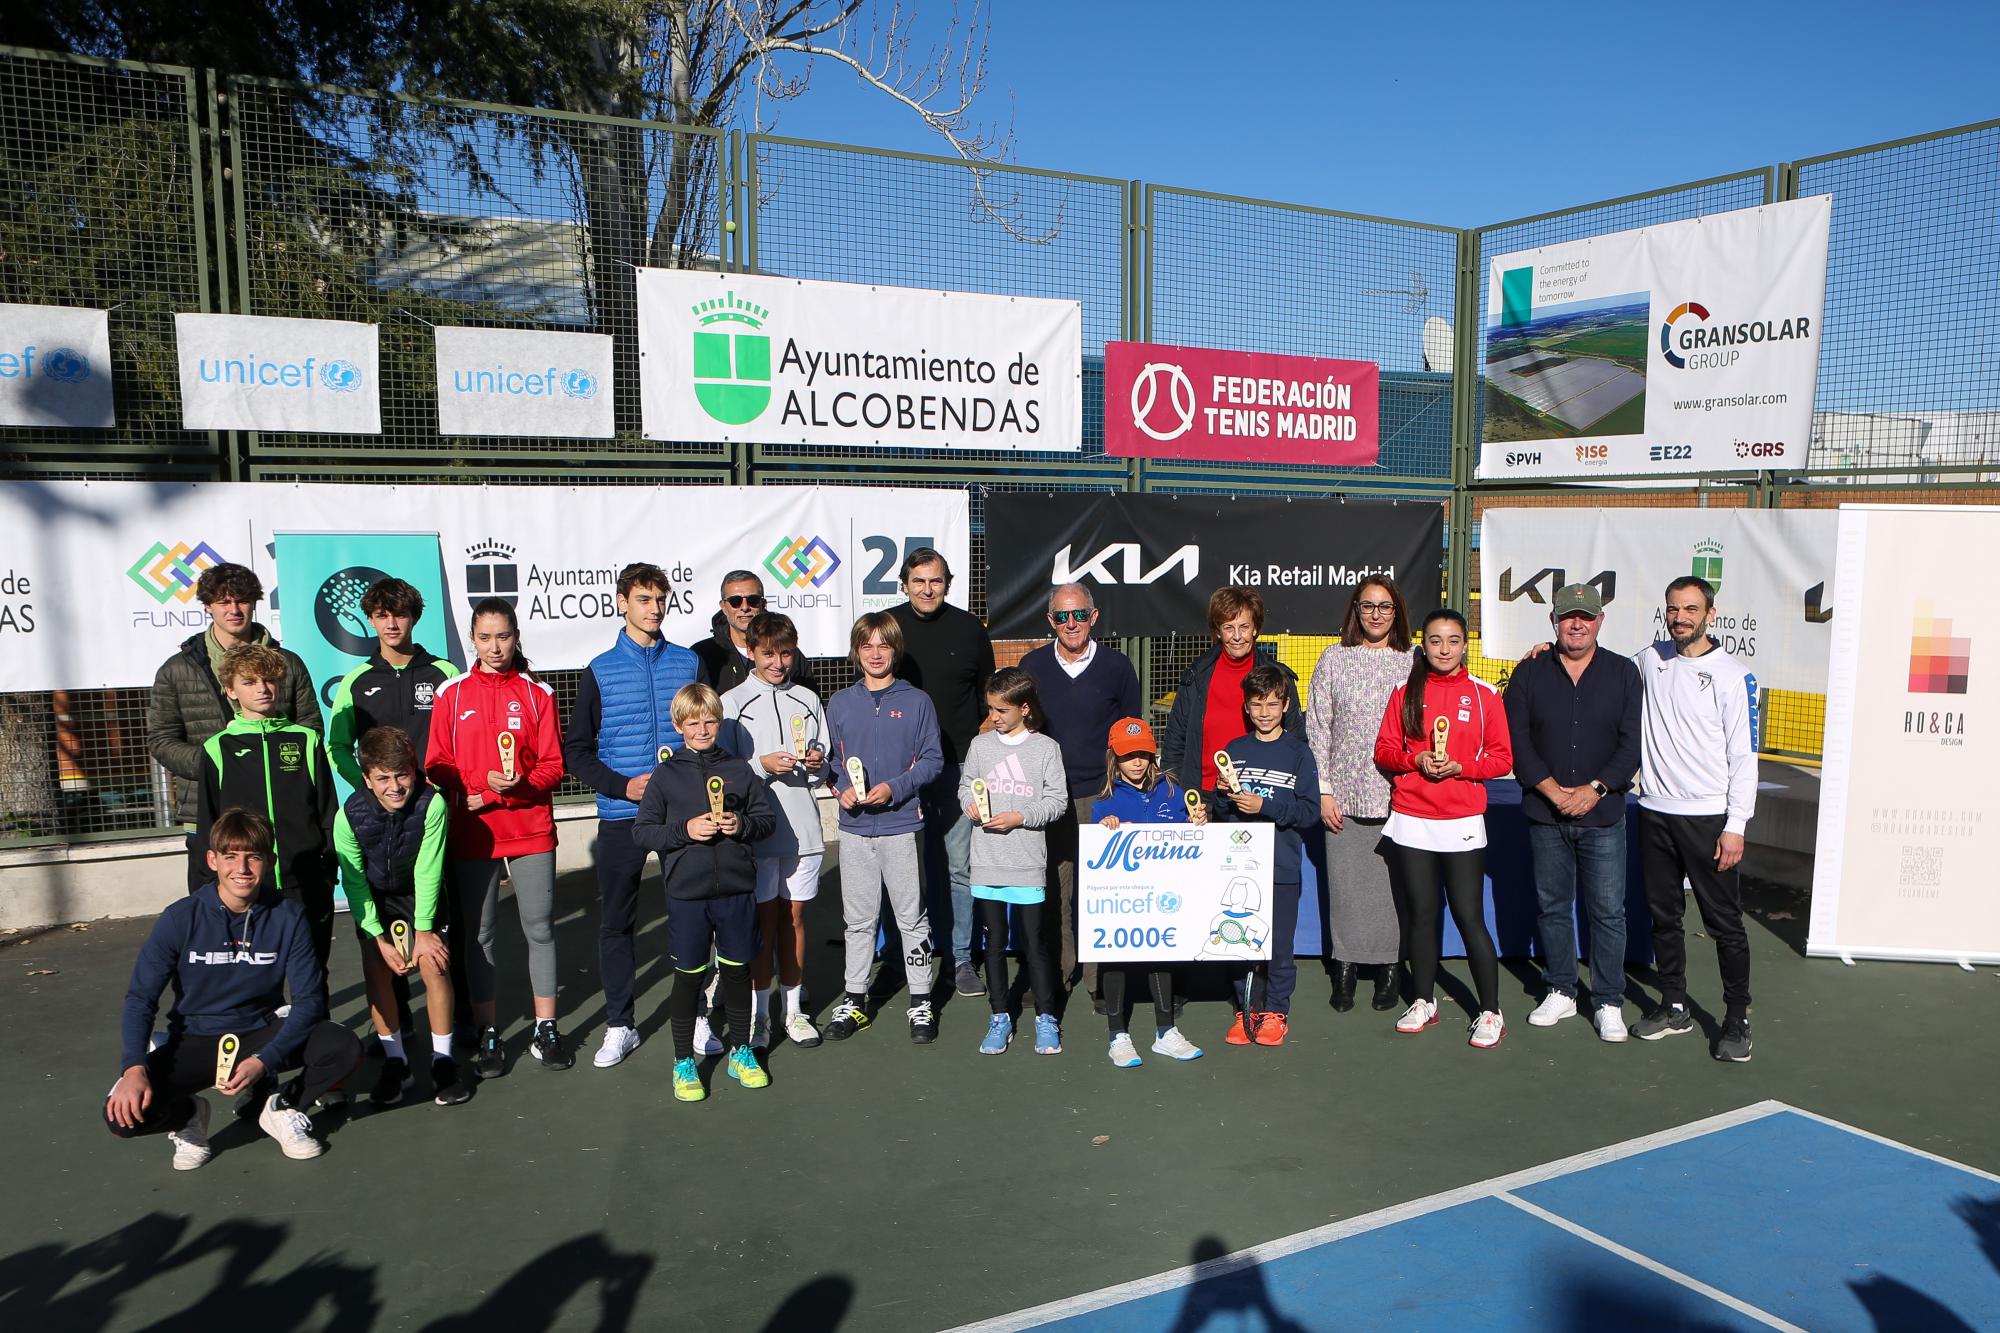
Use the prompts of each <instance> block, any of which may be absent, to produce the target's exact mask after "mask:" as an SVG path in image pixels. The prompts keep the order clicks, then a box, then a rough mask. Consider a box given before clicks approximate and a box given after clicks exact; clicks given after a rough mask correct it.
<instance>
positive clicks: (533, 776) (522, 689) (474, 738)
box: [424, 668, 563, 861]
mask: <svg viewBox="0 0 2000 1333" xmlns="http://www.w3.org/2000/svg"><path fill="white" fill-rule="evenodd" d="M436 707H437V711H436V713H435V715H434V716H435V719H436V720H435V722H434V724H433V725H432V727H431V745H430V751H429V753H428V754H427V755H426V756H425V758H424V767H425V769H426V770H428V771H429V773H430V779H431V781H432V782H433V783H435V784H436V786H437V789H438V791H440V792H441V793H443V794H444V796H445V797H446V798H447V799H449V800H450V801H451V839H450V846H451V854H452V856H453V857H455V858H457V859H459V860H461V861H490V860H494V859H495V858H498V857H502V856H534V855H536V854H537V853H540V852H552V851H554V850H555V849H556V821H555V814H554V812H553V811H552V810H551V809H550V808H549V794H550V793H551V792H553V791H554V790H555V789H556V787H557V786H558V785H559V784H560V783H561V782H562V778H563V754H562V731H561V729H560V728H559V727H558V726H557V725H556V699H555V695H554V694H553V693H552V692H551V691H550V690H549V687H548V686H546V685H544V684H542V683H541V682H540V681H538V680H536V679H535V678H534V677H532V676H527V675H523V674H522V673H521V672H519V671H487V670H485V669H483V668H482V669H479V670H475V671H468V672H466V673H465V674H464V675H462V676H453V677H452V678H451V679H450V680H448V681H446V682H445V683H444V684H443V685H442V686H440V687H439V688H438V692H437V705H436ZM503 732H506V733H509V734H511V735H512V736H513V737H514V771H515V772H516V773H517V774H519V775H520V777H521V782H520V783H519V785H517V786H516V787H515V788H514V789H513V790H512V791H509V792H507V793H506V794H505V795H500V794H496V793H495V792H493V791H492V790H490V789H489V788H488V787H487V785H486V775H487V774H488V773H489V772H498V771H499V770H500V750H499V744H498V741H499V737H500V735H501V733H503ZM475 792H476V793H478V794H479V795H480V797H481V798H482V804H481V805H480V808H479V809H477V810H470V809H467V808H466V798H467V797H468V796H470V795H472V794H473V793H475Z"/></svg>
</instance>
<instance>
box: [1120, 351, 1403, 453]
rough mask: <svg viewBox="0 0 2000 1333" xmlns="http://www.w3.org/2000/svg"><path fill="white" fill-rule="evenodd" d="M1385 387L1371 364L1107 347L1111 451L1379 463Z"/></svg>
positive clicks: (1229, 353)
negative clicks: (1380, 414)
mask: <svg viewBox="0 0 2000 1333" xmlns="http://www.w3.org/2000/svg"><path fill="white" fill-rule="evenodd" d="M1381 387H1382V375H1381V369H1380V367H1378V366H1377V365H1376V364H1375V363H1374V362H1372V361H1336V360H1333V359H1332V358H1329V357H1318V356H1279V355H1276V354H1274V353H1270V352H1225V351H1220V350H1218V349H1216V348H1213V347H1169V346H1167V345H1166V344H1164V343H1106V344H1105V345H1104V452H1105V453H1107V454H1110V455H1111V456H1113V457H1115V458H1201V459H1213V460H1216V461H1221V462H1231V463H1315V464H1319V465H1321V466H1332V467H1372V466H1374V464H1375V455H1376V448H1377V427H1378V422H1379V406H1380V401H1381Z"/></svg>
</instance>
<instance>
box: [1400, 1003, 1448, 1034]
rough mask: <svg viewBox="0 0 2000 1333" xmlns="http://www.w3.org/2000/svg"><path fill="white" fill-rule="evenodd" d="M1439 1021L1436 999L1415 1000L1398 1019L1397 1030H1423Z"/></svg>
mask: <svg viewBox="0 0 2000 1333" xmlns="http://www.w3.org/2000/svg"><path fill="white" fill-rule="evenodd" d="M1437 1021H1438V1007H1437V1001H1435V1000H1416V1001H1413V1002H1412V1003H1411V1005H1410V1007H1409V1008H1408V1009H1405V1010H1404V1011H1403V1016H1402V1017H1401V1018H1399V1019H1397V1020H1396V1031H1398V1032H1402V1033H1411V1032H1422V1031H1423V1030H1424V1029H1425V1028H1427V1027H1431V1026H1433V1025H1435V1024H1436V1023H1437Z"/></svg>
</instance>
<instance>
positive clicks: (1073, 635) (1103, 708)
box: [1021, 583, 1143, 995]
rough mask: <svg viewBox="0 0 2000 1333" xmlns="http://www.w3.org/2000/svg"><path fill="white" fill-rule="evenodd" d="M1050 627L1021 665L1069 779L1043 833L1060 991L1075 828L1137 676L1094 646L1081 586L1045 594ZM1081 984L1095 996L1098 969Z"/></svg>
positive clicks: (1072, 944)
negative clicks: (1061, 804)
mask: <svg viewBox="0 0 2000 1333" xmlns="http://www.w3.org/2000/svg"><path fill="white" fill-rule="evenodd" d="M1048 619H1049V628H1050V629H1051V630H1053V631H1055V636H1056V637H1055V641H1054V642H1053V643H1046V644H1043V645H1042V646H1041V647H1039V648H1037V649H1035V650H1034V651H1033V652H1031V653H1029V654H1028V655H1027V656H1026V657H1023V658H1022V659H1021V667H1022V669H1023V670H1025V671H1026V672H1027V673H1028V674H1029V675H1030V676H1033V677H1034V678H1035V692H1036V693H1037V694H1039V695H1040V696H1041V700H1042V711H1043V712H1044V713H1045V714H1046V715H1047V717H1046V718H1045V720H1044V722H1043V725H1042V732H1043V734H1044V735H1047V736H1049V737H1052V738H1053V739H1054V740H1055V743H1056V744H1057V745H1059V746H1061V747H1062V756H1063V771H1064V773H1065V775H1066V776H1067V777H1068V778H1069V794H1070V804H1071V809H1070V812H1069V813H1068V814H1066V815H1064V816H1063V817H1062V818H1061V819H1059V820H1057V821H1056V822H1055V823H1053V824H1051V825H1049V827H1048V847H1049V866H1050V868H1051V869H1052V870H1053V871H1054V872H1055V883H1056V887H1057V889H1058V891H1059V892H1060V894H1061V897H1060V899H1059V900H1056V901H1060V903H1061V905H1062V910H1061V912H1060V913H1059V914H1058V916H1057V921H1058V922H1059V923H1060V929H1061V931H1062V943H1061V950H1062V952H1061V957H1062V975H1063V982H1064V984H1065V985H1067V984H1069V981H1070V979H1071V978H1072V976H1073V975H1074V974H1075V972H1076V915H1075V912H1076V843H1077V833H1076V830H1077V825H1079V824H1081V823H1083V822H1084V821H1086V820H1088V819H1089V818H1090V807H1091V805H1092V803H1093V802H1094V801H1096V799H1097V793H1098V791H1099V790H1101V789H1102V788H1103V786H1104V738H1105V737H1106V736H1108V735H1110V734H1111V728H1112V726H1113V724H1114V723H1116V722H1118V721H1119V720H1120V719H1122V718H1128V717H1140V716H1143V714H1142V713H1141V711H1140V706H1139V704H1140V700H1139V673H1138V672H1137V671H1135V670H1133V668H1132V661H1131V659H1130V658H1128V657H1126V656H1125V654H1123V653H1121V652H1119V651H1118V650H1117V649H1116V648H1112V647H1109V646H1108V645H1105V644H1101V643H1098V642H1097V641H1096V640H1095V639H1094V638H1092V637H1091V636H1092V634H1093V633H1094V632H1095V631H1096V629H1097V601H1096V599H1095V598H1093V597H1092V596H1091V595H1090V589H1089V588H1087V587H1085V586H1084V585H1083V584H1081V583H1065V584H1063V585H1062V586H1061V587H1060V588H1057V589H1056V590H1055V591H1054V592H1052V593H1050V594H1049V610H1048ZM1083 984H1084V985H1085V987H1087V988H1088V989H1089V990H1090V992H1091V994H1092V995H1096V994H1097V965H1096V964H1095V963H1087V964H1085V965H1084V968H1083Z"/></svg>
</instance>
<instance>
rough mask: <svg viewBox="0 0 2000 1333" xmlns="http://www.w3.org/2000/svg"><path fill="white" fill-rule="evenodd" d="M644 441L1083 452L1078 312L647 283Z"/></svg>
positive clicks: (890, 290)
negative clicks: (749, 442)
mask: <svg viewBox="0 0 2000 1333" xmlns="http://www.w3.org/2000/svg"><path fill="white" fill-rule="evenodd" d="M638 285H639V374H640V396H641V403H642V406H643V410H644V418H645V431H646V436H647V438H648V439H654V440H695V441H709V442H723V441H739V440H748V441H751V442H753V443H758V444H826V445H844V446H848V447H874V446H883V447H891V446H894V447H904V448H918V449H1056V450H1067V451H1072V452H1073V451H1075V450H1078V449H1081V448H1082V447H1083V409H1082V388H1083V309H1082V307H1081V306H1080V305H1078V304H1077V303H1076V302H1075V301H1052V300H1045V299H1040V298H1033V297H1025V296H987V295H982V294H979V293H974V292H936V291H920V290H918V289H916V288H910V287H872V286H862V285H859V284H855V283H844V282H804V281H800V280H797V279H793V278H768V277H755V276H751V275H748V274H741V273H702V272H696V271H693V270H686V269H655V268H645V269H640V270H639V273H638Z"/></svg>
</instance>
